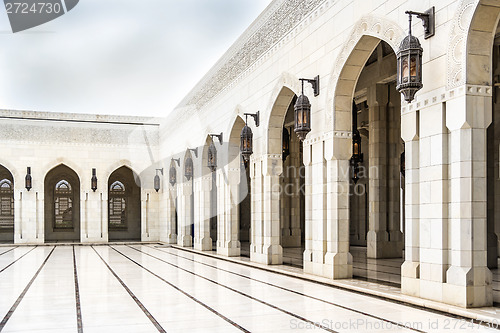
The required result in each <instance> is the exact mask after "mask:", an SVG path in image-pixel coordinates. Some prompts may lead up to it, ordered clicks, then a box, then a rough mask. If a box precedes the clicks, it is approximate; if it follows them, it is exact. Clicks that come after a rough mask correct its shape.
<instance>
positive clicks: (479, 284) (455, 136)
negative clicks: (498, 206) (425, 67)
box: [443, 85, 493, 307]
mask: <svg viewBox="0 0 500 333" xmlns="http://www.w3.org/2000/svg"><path fill="white" fill-rule="evenodd" d="M464 88H465V94H464V95H463V96H459V97H457V98H454V99H452V100H450V101H448V102H447V107H446V125H447V127H448V129H449V130H450V132H451V134H450V148H451V154H450V156H451V160H450V176H451V177H450V234H449V237H450V239H449V244H450V251H451V256H450V258H451V262H450V264H451V266H450V268H449V269H448V271H447V272H446V284H445V287H444V290H443V299H444V301H445V302H446V303H449V304H453V305H457V306H462V307H481V306H491V305H492V303H493V296H492V288H491V278H492V277H491V272H490V270H489V269H488V267H487V241H486V238H487V226H486V155H487V154H486V129H487V127H488V126H489V125H490V123H491V87H484V86H469V85H468V86H466V87H464Z"/></svg>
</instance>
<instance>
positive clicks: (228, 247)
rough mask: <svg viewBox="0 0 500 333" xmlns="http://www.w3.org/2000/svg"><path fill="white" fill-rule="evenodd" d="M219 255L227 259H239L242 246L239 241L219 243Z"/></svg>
mask: <svg viewBox="0 0 500 333" xmlns="http://www.w3.org/2000/svg"><path fill="white" fill-rule="evenodd" d="M217 254H220V255H223V256H226V257H239V256H240V255H241V245H240V242H239V241H229V242H217Z"/></svg>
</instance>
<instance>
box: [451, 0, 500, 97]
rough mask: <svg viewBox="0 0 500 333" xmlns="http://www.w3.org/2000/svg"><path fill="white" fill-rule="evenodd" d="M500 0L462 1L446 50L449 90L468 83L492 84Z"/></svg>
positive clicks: (453, 22) (452, 24) (499, 17)
mask: <svg viewBox="0 0 500 333" xmlns="http://www.w3.org/2000/svg"><path fill="white" fill-rule="evenodd" d="M499 20H500V3H496V2H494V1H487V0H462V1H461V2H460V4H459V5H458V8H457V10H456V11H455V15H454V17H453V20H452V23H451V26H450V33H449V36H450V38H448V46H447V52H446V57H447V59H446V61H447V66H448V69H447V78H446V88H447V89H448V90H450V89H453V88H456V87H459V86H461V85H464V84H466V83H467V84H473V85H488V86H489V85H491V84H492V82H491V79H492V77H491V74H492V68H491V59H492V50H493V42H494V39H495V32H496V28H497V26H498V22H499Z"/></svg>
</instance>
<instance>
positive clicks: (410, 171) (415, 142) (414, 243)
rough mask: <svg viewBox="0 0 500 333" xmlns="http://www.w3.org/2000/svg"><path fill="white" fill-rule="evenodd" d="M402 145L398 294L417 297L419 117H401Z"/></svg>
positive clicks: (411, 113)
mask: <svg viewBox="0 0 500 333" xmlns="http://www.w3.org/2000/svg"><path fill="white" fill-rule="evenodd" d="M401 134H402V137H403V140H404V141H405V191H406V194H405V207H406V209H405V261H404V263H403V265H402V267H401V290H402V292H403V293H404V294H406V295H412V296H419V295H420V172H419V170H420V169H419V168H420V158H419V157H420V149H419V136H418V135H419V113H418V112H417V111H413V112H407V113H405V114H403V115H402V116H401Z"/></svg>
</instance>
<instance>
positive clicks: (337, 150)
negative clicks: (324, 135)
mask: <svg viewBox="0 0 500 333" xmlns="http://www.w3.org/2000/svg"><path fill="white" fill-rule="evenodd" d="M351 141H352V139H351V137H350V136H349V134H348V133H345V132H334V133H333V138H331V139H329V140H328V141H327V142H325V144H324V146H325V151H324V159H325V161H326V168H325V166H324V165H323V168H325V171H324V172H323V173H322V175H323V179H325V176H326V188H325V186H323V188H322V191H321V192H322V193H323V195H324V193H325V192H326V214H327V215H326V230H325V229H324V228H323V229H324V230H325V231H326V241H327V242H326V254H325V269H324V275H325V276H326V277H328V278H333V279H347V278H351V277H352V255H351V253H350V252H349V182H350V173H349V171H350V170H349V158H350V157H351V153H352V151H351ZM313 151H315V150H313ZM318 153H319V152H318ZM314 160H315V159H314V158H313V162H314ZM323 164H324V162H323ZM313 174H316V172H314V173H313ZM314 192H315V191H314V190H313V193H314ZM313 201H316V200H315V199H314V198H313ZM313 204H314V203H313ZM313 214H314V213H313Z"/></svg>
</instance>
